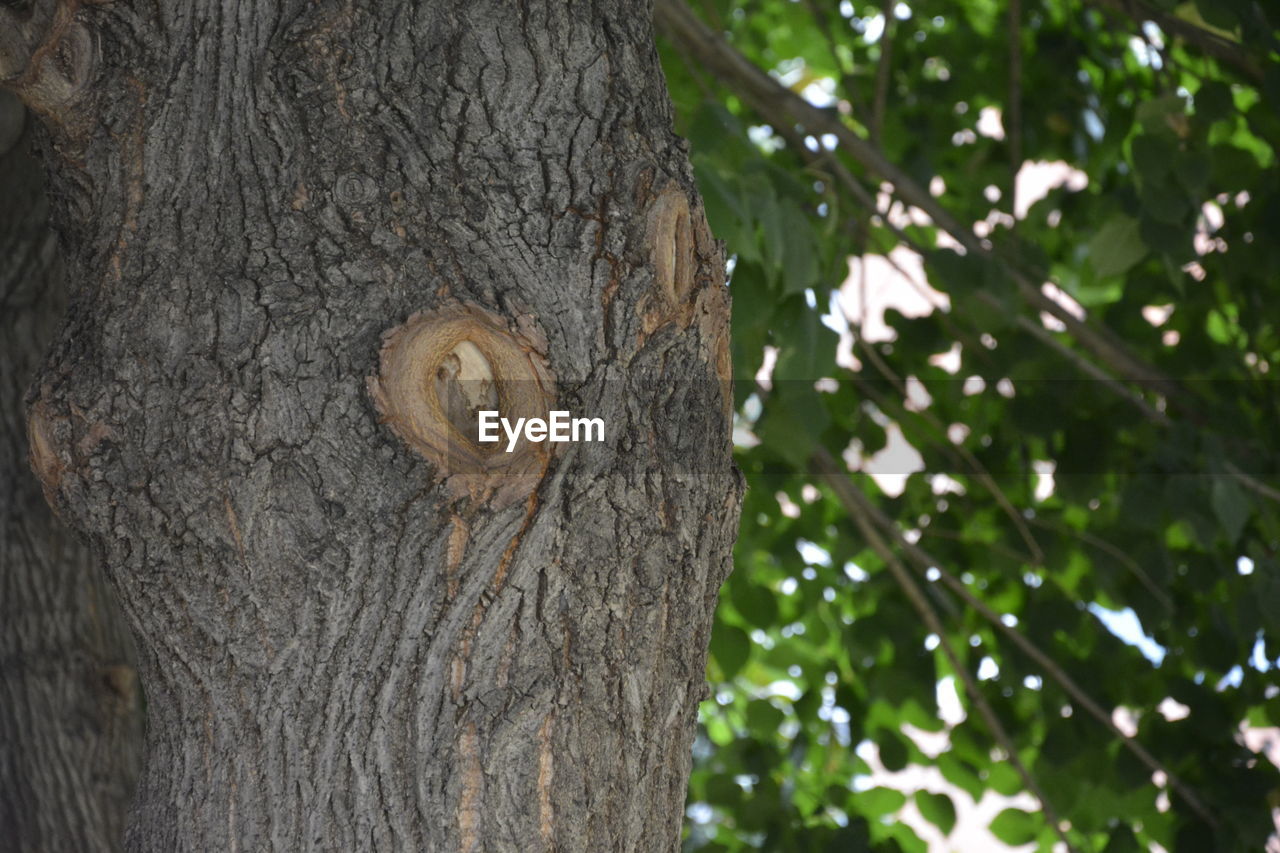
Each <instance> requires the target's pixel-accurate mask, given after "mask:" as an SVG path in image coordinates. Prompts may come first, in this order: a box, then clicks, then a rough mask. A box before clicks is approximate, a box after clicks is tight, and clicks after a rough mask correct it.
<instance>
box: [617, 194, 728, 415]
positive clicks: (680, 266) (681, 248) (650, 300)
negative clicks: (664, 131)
mask: <svg viewBox="0 0 1280 853" xmlns="http://www.w3.org/2000/svg"><path fill="white" fill-rule="evenodd" d="M647 236H648V244H649V252H650V259H651V263H652V266H653V272H654V286H653V291H652V292H651V293H649V294H647V295H646V296H645V298H644V300H643V301H642V303H641V306H640V314H641V318H642V320H643V325H642V327H641V333H642V340H643V339H644V338H648V337H649V335H651V334H653V332H654V331H655V330H657V329H658V328H659V327H661V326H662V325H664V324H666V323H671V322H674V323H676V324H678V325H679V326H680V328H682V329H687V328H689V327H690V326H695V327H696V328H697V331H698V334H699V339H700V346H701V351H702V354H703V357H704V359H705V360H706V361H707V362H708V363H710V364H711V365H712V367H713V368H714V370H715V373H716V376H717V377H718V378H719V379H720V381H721V382H722V383H725V384H726V385H727V384H728V383H729V382H731V380H732V372H733V365H732V362H731V359H730V354H729V316H730V305H729V289H728V288H727V287H725V283H724V253H723V251H722V249H721V248H720V246H719V245H718V244H717V243H716V241H715V240H714V239H713V238H712V236H711V230H710V228H709V227H708V225H707V218H706V215H705V213H704V212H703V209H702V205H701V202H700V201H699V200H698V199H697V197H696V196H694V197H693V199H692V202H691V201H690V195H689V193H688V192H686V190H685V189H684V187H682V186H681V185H679V184H677V183H674V182H672V183H668V184H667V185H666V186H665V187H664V188H663V189H662V190H661V191H659V192H658V194H657V197H656V198H654V200H653V202H652V204H651V205H650V207H649V221H648V231H647ZM729 396H731V395H729ZM728 398H729V397H728V396H727V397H726V399H728Z"/></svg>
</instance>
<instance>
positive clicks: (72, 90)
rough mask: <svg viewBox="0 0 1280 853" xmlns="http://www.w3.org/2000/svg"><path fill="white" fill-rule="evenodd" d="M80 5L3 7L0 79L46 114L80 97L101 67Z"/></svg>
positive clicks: (1, 13)
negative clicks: (82, 17)
mask: <svg viewBox="0 0 1280 853" xmlns="http://www.w3.org/2000/svg"><path fill="white" fill-rule="evenodd" d="M79 7H80V3H78V2H74V0H72V2H60V3H51V2H38V3H31V4H26V8H25V9H22V6H21V5H19V6H17V7H13V6H10V7H4V6H0V83H2V84H4V85H5V87H6V88H9V89H12V90H13V91H14V92H16V93H17V94H18V96H19V97H20V98H21V99H22V100H23V102H24V103H26V105H27V106H29V107H30V108H31V109H33V110H36V111H37V112H40V113H43V114H45V115H47V116H57V115H58V114H59V112H60V111H61V110H63V109H64V108H66V107H68V106H70V105H71V104H72V103H74V102H75V101H76V100H78V99H79V97H80V95H81V94H83V93H84V91H85V90H86V89H87V88H88V87H89V83H90V82H91V81H92V79H93V76H94V74H95V72H96V70H97V67H98V58H99V50H98V40H97V37H96V36H95V34H94V33H93V32H92V31H91V30H90V29H89V28H88V27H86V26H85V25H84V23H83V22H81V21H79V20H77V19H76V12H77V11H78V9H79ZM20 9H22V10H21V11H19V10H20Z"/></svg>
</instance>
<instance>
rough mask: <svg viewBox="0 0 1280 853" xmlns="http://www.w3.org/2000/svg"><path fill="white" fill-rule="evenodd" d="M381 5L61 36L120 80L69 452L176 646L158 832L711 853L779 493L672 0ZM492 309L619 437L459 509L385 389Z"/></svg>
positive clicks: (156, 734)
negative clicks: (730, 358) (721, 612)
mask: <svg viewBox="0 0 1280 853" xmlns="http://www.w3.org/2000/svg"><path fill="white" fill-rule="evenodd" d="M362 5H363V7H362V6H357V5H356V4H353V3H350V2H346V3H344V2H324V0H321V2H307V3H301V2H289V3H282V4H252V3H247V2H235V0H225V2H196V0H173V2H165V3H156V4H154V5H148V4H145V3H139V4H125V3H111V4H95V5H84V6H81V7H78V8H77V10H76V11H75V12H74V15H73V16H72V17H73V19H74V20H73V22H72V23H71V24H68V25H66V26H64V27H63V28H62V30H61V32H66V33H78V32H80V28H81V27H83V28H84V29H87V31H89V32H90V33H92V34H93V36H94V38H95V39H96V41H95V42H94V44H96V45H97V50H98V51H99V52H100V60H99V61H98V65H97V66H96V67H95V69H94V70H93V72H92V73H91V74H90V75H89V83H88V85H87V86H86V87H85V88H84V90H83V92H82V93H80V94H79V95H77V96H76V99H74V100H72V101H71V102H70V103H69V104H68V103H67V102H66V101H65V100H64V101H59V102H57V103H53V102H50V103H48V104H45V105H43V109H44V111H45V113H46V119H47V125H48V126H49V128H50V136H49V145H48V151H47V152H46V153H47V156H48V158H49V162H50V163H51V164H52V166H53V168H54V172H55V183H54V187H55V189H56V191H57V198H58V201H59V204H58V205H57V207H58V213H59V222H60V224H61V227H62V228H63V230H64V234H65V237H66V242H67V245H68V247H69V249H70V254H69V257H70V259H71V264H72V272H71V275H72V279H73V281H75V282H76V283H77V285H78V289H77V291H76V293H75V296H74V298H73V300H72V305H71V308H70V311H69V314H68V320H67V322H66V324H65V326H64V328H63V333H62V335H61V337H60V339H59V343H58V346H57V348H56V350H55V352H54V354H53V356H52V357H51V360H50V362H49V364H48V366H47V369H46V370H45V372H44V374H43V376H42V378H41V381H40V384H39V386H38V388H37V389H36V391H35V393H34V394H33V401H32V406H33V412H34V416H33V418H32V424H31V429H32V433H33V435H34V436H35V437H36V440H37V441H38V443H39V447H40V448H41V452H39V453H38V454H37V458H36V459H35V464H36V468H37V470H39V471H40V473H41V476H42V478H43V479H44V480H45V482H46V484H47V486H48V489H49V492H50V493H51V495H52V496H53V499H54V500H55V502H56V504H57V506H58V507H59V508H60V510H61V511H62V513H63V514H64V515H66V516H67V517H69V518H74V519H75V520H76V521H77V522H78V523H79V524H80V525H81V526H82V527H83V528H84V529H85V530H86V531H87V532H88V534H89V535H90V536H91V538H92V540H93V541H94V542H95V543H96V545H97V547H98V548H99V549H100V550H101V552H102V554H103V555H104V556H105V558H106V562H107V565H108V567H109V570H110V576H111V578H112V580H113V582H114V584H115V585H116V587H117V588H118V591H119V595H120V598H121V600H122V602H123V604H124V607H125V610H126V611H127V615H128V617H129V619H130V620H131V622H132V625H133V627H134V630H135V633H136V635H137V637H138V640H139V644H140V658H141V665H140V669H141V673H142V677H143V683H144V685H145V688H146V693H147V700H148V706H147V712H148V718H147V723H148V724H147V741H146V748H147V758H146V765H145V769H144V773H143V778H142V781H141V783H140V786H139V794H138V798H137V800H136V804H135V809H134V813H133V816H132V822H131V827H130V830H129V836H128V839H129V847H130V849H133V850H143V851H164V853H171V851H175V850H193V851H194V850H200V851H203V850H255V851H257V850H289V851H294V850H344V851H345V850H373V849H377V850H430V851H435V850H439V851H478V850H513V851H515V850H519V851H528V850H552V849H554V850H562V851H577V850H583V851H585V850H591V851H600V850H608V851H631V850H664V851H669V850H674V849H677V847H678V837H679V827H680V822H681V817H682V810H683V798H684V791H685V784H686V775H687V772H688V768H689V750H690V744H691V740H692V737H693V732H694V725H695V714H696V706H697V703H698V701H699V699H700V698H702V695H703V692H704V675H703V672H704V663H705V655H706V647H707V642H708V635H709V631H710V625H711V613H712V609H713V606H714V602H715V597H716V591H717V589H718V587H719V585H720V582H721V581H722V580H723V577H724V575H725V573H726V572H727V571H728V568H729V560H730V547H731V544H732V540H733V536H734V533H735V531H736V527H737V507H738V502H739V498H740V491H741V485H740V482H739V478H738V476H737V474H736V473H735V472H734V470H733V468H732V464H731V461H730V424H729V419H728V409H727V407H728V404H729V396H728V389H727V387H725V380H727V361H726V358H727V355H726V353H727V350H726V348H725V347H726V341H725V334H726V330H727V319H728V317H727V310H728V308H727V296H726V293H725V288H724V285H723V264H722V261H721V258H720V256H719V252H718V250H717V248H716V247H715V245H714V244H713V242H712V241H711V240H710V238H709V236H708V235H707V233H706V228H705V220H704V219H703V218H702V216H701V213H700V205H699V204H698V202H697V197H696V193H695V190H694V187H693V183H692V180H691V176H690V172H689V167H688V163H687V160H686V157H685V153H684V148H683V146H682V145H681V144H680V142H679V141H678V140H677V139H676V138H675V137H674V136H673V133H672V130H671V119H670V115H669V105H668V101H667V97H666V92H665V88H664V85H663V80H662V77H661V72H660V69H659V67H658V63H657V57H656V53H655V50H654V47H653V33H652V24H651V20H650V17H651V9H650V7H649V4H647V3H632V2H623V1H622V0H597V2H573V3H565V2H555V3H530V2H520V3H500V2H487V0H480V1H479V2H477V0H433V1H432V2H408V0H388V2H385V3H382V2H380V3H378V4H376V5H374V4H362ZM55 17H56V16H55ZM57 32H59V31H54V32H52V34H51V35H50V36H49V38H51V39H56V38H58V35H57ZM86 50H87V49H86ZM84 55H86V53H85V51H84V50H82V51H79V52H77V53H76V54H75V56H77V57H80V56H84ZM77 73H79V72H77ZM77 79H79V78H77ZM64 88H65V87H64ZM28 97H29V98H30V99H32V100H33V102H34V103H35V105H36V106H37V107H42V105H41V104H40V103H39V95H38V93H37V94H36V95H30V94H29V95H28ZM673 192H675V193H680V194H682V195H683V197H684V199H685V203H686V205H687V206H688V210H689V212H688V214H681V215H680V216H672V215H669V214H663V215H662V216H659V217H658V219H659V220H661V221H662V222H669V223H671V224H668V225H666V226H663V227H655V226H654V224H653V221H652V220H653V219H654V217H653V216H651V215H650V214H651V212H652V208H653V205H654V203H655V200H657V199H658V198H660V197H661V196H662V195H663V194H664V193H666V194H668V195H669V194H670V193H673ZM665 209H668V210H670V209H673V208H671V207H670V203H669V202H667V203H666V208H665ZM681 216H683V217H684V218H683V219H682V218H681ZM682 223H683V224H682ZM690 223H692V224H690ZM655 235H657V236H655ZM663 235H666V236H663ZM660 269H661V270H663V271H664V272H663V275H666V276H671V275H684V276H686V277H687V278H688V279H690V280H687V281H684V282H671V281H660V280H659V274H658V270H660ZM453 306H473V307H474V308H475V309H477V310H478V311H482V312H484V313H485V315H486V316H496V317H499V318H504V319H505V322H506V323H507V324H508V329H509V331H510V333H511V336H512V339H513V340H517V341H518V342H520V345H521V346H532V347H535V348H537V349H538V350H539V351H538V352H537V353H536V356H537V358H536V359H534V360H535V361H540V362H545V364H546V366H547V373H548V375H550V376H552V377H554V388H553V389H552V390H553V391H554V396H555V398H556V399H557V401H558V407H559V408H563V409H567V410H570V411H572V412H573V413H574V414H575V415H584V416H591V417H603V418H604V419H605V420H606V424H607V429H606V441H605V442H604V443H600V444H576V445H557V446H555V448H549V446H543V448H542V451H545V453H543V455H542V456H541V457H540V458H541V460H542V461H541V463H540V465H539V466H538V467H537V468H536V469H535V470H534V472H533V476H532V478H531V479H529V482H527V483H521V484H518V485H517V486H515V487H510V488H508V487H507V484H504V483H501V482H497V481H496V480H495V482H494V483H493V484H492V485H493V488H491V489H490V488H471V487H468V488H467V489H464V490H458V489H453V488H450V484H449V483H447V482H446V481H445V474H446V473H448V472H445V471H443V470H442V465H441V464H440V460H438V459H429V458H426V457H424V456H423V455H420V454H419V453H418V452H417V451H416V450H415V448H414V446H413V445H412V444H411V443H408V442H406V441H405V440H402V438H401V435H400V434H398V433H402V432H403V431H402V430H397V431H393V430H392V429H391V428H390V425H388V424H383V423H379V418H378V414H377V410H376V409H375V406H374V402H373V400H372V398H371V396H370V393H369V392H368V391H367V390H366V383H367V380H368V379H369V377H372V376H375V375H376V374H377V373H378V370H379V352H380V347H381V346H382V341H383V336H384V334H385V333H386V332H388V331H389V330H392V329H394V328H396V327H399V326H401V325H402V324H404V323H405V322H406V320H408V319H409V318H410V317H411V316H412V315H414V314H415V313H419V312H422V313H423V314H427V315H430V314H432V312H443V313H446V314H450V315H452V314H453V313H456V311H455V308H454V307H453ZM458 310H461V309H458ZM475 345H476V346H477V347H479V349H480V350H481V351H483V350H484V348H485V345H483V344H482V342H480V341H476V342H475ZM457 353H458V354H459V355H458V357H459V359H461V358H462V357H464V356H465V358H466V359H468V360H470V361H475V360H476V359H475V357H474V356H475V353H474V352H472V351H471V350H465V351H464V350H458V351H457ZM481 355H482V356H484V355H485V352H481ZM461 363H462V362H461V360H460V361H459V362H458V364H461ZM476 363H479V362H476ZM495 363H496V362H495ZM481 372H483V371H481ZM496 381H497V382H498V383H499V384H500V385H502V383H504V382H505V383H506V385H504V386H503V391H502V393H504V394H506V393H517V392H518V390H513V389H518V385H517V384H515V383H518V382H519V381H524V378H523V377H521V376H506V377H503V376H497V377H496ZM371 387H379V386H377V385H376V384H374V385H372V386H371ZM381 387H382V388H383V389H385V387H386V386H385V385H383V386H381ZM542 451H540V452H542ZM527 474H528V472H527V471H524V470H522V472H521V475H522V476H526V475H527ZM491 476H492V477H494V478H500V477H501V476H502V473H501V471H500V470H497V471H494V472H492V473H491ZM495 496H500V499H499V497H495Z"/></svg>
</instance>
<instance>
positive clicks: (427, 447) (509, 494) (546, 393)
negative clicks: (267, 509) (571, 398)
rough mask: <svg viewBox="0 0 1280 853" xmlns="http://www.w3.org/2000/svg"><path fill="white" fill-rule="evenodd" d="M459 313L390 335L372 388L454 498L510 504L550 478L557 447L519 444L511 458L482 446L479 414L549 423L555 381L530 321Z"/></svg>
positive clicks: (467, 308) (421, 320) (426, 318)
mask: <svg viewBox="0 0 1280 853" xmlns="http://www.w3.org/2000/svg"><path fill="white" fill-rule="evenodd" d="M519 326H520V328H519V330H518V331H517V330H513V329H512V327H511V324H509V323H508V322H507V321H506V320H505V319H503V318H502V317H500V316H498V315H496V314H493V313H491V312H489V311H486V310H484V309H483V308H480V307H478V306H475V305H470V304H455V305H449V306H446V307H443V308H440V309H438V310H436V311H432V312H426V313H423V312H420V313H416V314H414V315H413V316H411V317H410V318H409V319H408V320H407V321H405V323H404V324H403V325H400V326H396V327H395V328H393V329H391V330H389V331H387V332H386V333H385V334H384V335H383V343H382V352H381V357H380V364H379V369H378V375H377V376H376V377H369V379H368V380H367V384H368V388H369V394H370V396H371V397H372V398H373V403H374V406H375V407H376V408H377V410H378V413H379V415H380V416H381V419H382V421H383V422H384V423H386V424H387V425H388V426H390V427H391V430H392V431H393V432H394V433H395V434H396V435H397V436H399V438H400V439H401V440H402V441H403V442H404V443H405V444H406V445H408V447H409V449H411V450H412V451H414V452H415V453H417V454H418V455H419V456H422V457H423V458H424V459H426V460H427V461H428V462H431V463H432V464H433V465H434V466H435V467H436V469H437V471H438V472H439V475H440V477H441V479H443V480H444V481H445V482H446V483H447V484H448V488H449V492H450V494H451V495H453V496H454V497H470V498H474V499H480V500H483V501H486V502H490V503H497V504H498V505H502V506H506V505H510V504H512V503H514V502H516V501H518V500H521V499H523V498H524V497H526V496H528V495H529V493H530V492H532V490H533V489H534V487H535V486H536V485H537V483H538V480H539V479H540V478H541V477H542V475H543V474H544V473H545V472H546V469H547V465H548V464H549V462H550V456H551V453H552V452H553V451H552V450H551V449H550V448H552V447H554V445H546V444H538V443H534V442H529V441H527V440H520V441H519V442H518V443H517V444H516V446H515V447H514V449H513V450H512V451H511V452H507V451H506V448H505V446H502V445H500V444H494V443H482V442H481V441H480V432H479V413H480V412H482V411H498V412H500V413H501V415H502V416H503V417H506V418H509V419H511V420H512V421H514V420H515V419H516V418H526V419H527V418H546V417H547V415H548V412H550V410H551V409H552V408H554V402H555V393H554V391H555V377H554V376H553V374H552V373H551V370H550V368H549V367H548V366H547V362H546V357H545V355H544V354H543V350H544V349H545V346H546V344H545V339H544V338H543V337H542V335H541V333H540V332H538V331H537V330H536V327H535V326H533V324H532V321H531V318H521V323H520V324H519Z"/></svg>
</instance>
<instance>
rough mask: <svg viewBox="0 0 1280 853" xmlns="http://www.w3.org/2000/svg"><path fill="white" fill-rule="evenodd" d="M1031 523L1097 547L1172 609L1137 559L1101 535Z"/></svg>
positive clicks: (1033, 520) (1167, 598) (1035, 519)
mask: <svg viewBox="0 0 1280 853" xmlns="http://www.w3.org/2000/svg"><path fill="white" fill-rule="evenodd" d="M1031 523H1032V524H1034V525H1035V526H1036V527H1040V528H1042V529H1044V530H1052V531H1055V532H1057V533H1061V534H1062V535H1064V536H1071V537H1073V538H1076V539H1079V540H1080V541H1081V542H1083V543H1085V544H1086V545H1092V546H1093V547H1094V548H1097V549H1098V550H1099V551H1102V552H1103V553H1105V554H1106V555H1107V556H1109V557H1111V558H1112V559H1114V560H1115V561H1116V562H1118V563H1119V564H1120V565H1122V566H1124V567H1125V568H1126V569H1128V570H1129V572H1130V574H1132V575H1133V576H1134V577H1136V578H1137V579H1138V580H1139V581H1141V582H1142V585H1143V586H1145V587H1146V588H1147V592H1149V593H1151V595H1152V597H1154V598H1155V599H1156V601H1159V602H1160V603H1161V604H1162V605H1164V609H1165V610H1168V611H1172V610H1173V600H1172V599H1171V598H1169V593H1167V592H1165V591H1164V590H1162V589H1161V588H1160V587H1159V586H1158V585H1157V584H1156V582H1155V581H1154V580H1152V579H1151V575H1149V574H1147V571H1146V569H1144V568H1142V566H1140V565H1138V562H1137V560H1134V559H1133V558H1132V557H1130V556H1129V555H1128V554H1126V553H1125V552H1124V551H1121V550H1120V549H1119V548H1117V547H1116V546H1115V545H1112V544H1111V543H1110V542H1108V541H1107V540H1105V539H1102V538H1101V537H1098V536H1094V535H1093V534H1092V533H1090V532H1088V531H1087V530H1071V529H1070V528H1066V527H1063V526H1061V525H1056V524H1050V523H1049V522H1047V521H1043V520H1041V519H1038V518H1033V519H1031Z"/></svg>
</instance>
